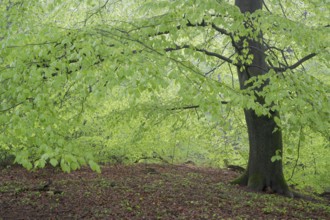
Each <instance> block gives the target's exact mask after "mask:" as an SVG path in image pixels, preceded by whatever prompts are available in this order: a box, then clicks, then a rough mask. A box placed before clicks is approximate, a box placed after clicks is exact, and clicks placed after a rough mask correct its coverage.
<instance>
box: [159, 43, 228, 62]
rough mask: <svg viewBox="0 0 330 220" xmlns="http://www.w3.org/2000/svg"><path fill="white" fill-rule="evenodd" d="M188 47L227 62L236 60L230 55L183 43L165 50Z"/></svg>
mask: <svg viewBox="0 0 330 220" xmlns="http://www.w3.org/2000/svg"><path fill="white" fill-rule="evenodd" d="M187 48H191V49H193V50H195V51H198V52H202V53H205V54H206V55H208V56H212V57H217V58H219V59H220V60H223V61H226V62H228V63H231V64H233V62H234V61H233V60H232V59H230V58H228V57H225V56H222V55H221V54H218V53H215V52H211V51H208V50H205V49H199V48H196V47H191V46H189V45H183V46H178V45H176V46H175V47H170V48H165V49H164V50H165V52H171V51H175V50H182V49H187Z"/></svg>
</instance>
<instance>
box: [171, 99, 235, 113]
mask: <svg viewBox="0 0 330 220" xmlns="http://www.w3.org/2000/svg"><path fill="white" fill-rule="evenodd" d="M220 103H221V104H223V105H225V104H228V103H229V102H228V101H221V102H220ZM199 107H200V106H199V105H187V106H182V107H174V108H170V109H168V110H171V111H175V110H187V109H197V108H199Z"/></svg>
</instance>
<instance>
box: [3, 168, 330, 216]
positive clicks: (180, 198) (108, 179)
mask: <svg viewBox="0 0 330 220" xmlns="http://www.w3.org/2000/svg"><path fill="white" fill-rule="evenodd" d="M237 176H238V173H235V172H233V171H231V170H227V169H211V168H200V167H195V166H192V165H161V164H137V165H116V166H103V167H102V173H101V174H97V173H95V172H92V171H91V170H90V169H88V168H82V169H80V170H78V171H74V172H71V173H69V174H68V173H63V172H61V171H60V170H58V169H54V168H50V167H49V168H45V169H42V170H38V171H34V172H28V171H26V170H25V169H23V168H21V167H18V166H12V167H10V168H6V169H2V170H0V219H3V220H5V219H15V220H16V219H116V220H117V219H171V220H172V219H207V220H208V219H330V206H329V201H326V200H321V199H315V200H313V201H311V200H304V199H289V198H286V197H282V196H278V195H274V194H266V193H254V192H249V191H247V190H246V189H245V188H244V187H239V186H235V185H230V184H229V181H230V180H232V179H234V178H235V177H237Z"/></svg>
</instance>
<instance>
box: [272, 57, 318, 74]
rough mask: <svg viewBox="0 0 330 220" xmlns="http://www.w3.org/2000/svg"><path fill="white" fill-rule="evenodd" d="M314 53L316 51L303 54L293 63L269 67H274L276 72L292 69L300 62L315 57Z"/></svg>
mask: <svg viewBox="0 0 330 220" xmlns="http://www.w3.org/2000/svg"><path fill="white" fill-rule="evenodd" d="M316 55H317V54H316V53H311V54H309V55H307V56H305V57H304V58H302V59H300V60H298V61H297V62H296V63H295V64H292V65H291V66H286V67H274V68H271V69H274V70H275V71H276V72H285V71H286V70H293V69H295V68H297V67H298V66H300V65H301V64H303V63H304V62H306V61H307V60H309V59H311V58H313V57H315V56H316Z"/></svg>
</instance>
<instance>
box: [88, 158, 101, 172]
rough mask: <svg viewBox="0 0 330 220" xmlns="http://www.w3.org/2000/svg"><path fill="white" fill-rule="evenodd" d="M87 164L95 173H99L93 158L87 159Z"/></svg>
mask: <svg viewBox="0 0 330 220" xmlns="http://www.w3.org/2000/svg"><path fill="white" fill-rule="evenodd" d="M88 164H89V166H90V168H91V169H92V170H93V171H95V172H97V173H101V168H100V166H99V165H98V164H97V163H95V162H94V161H93V160H90V161H88Z"/></svg>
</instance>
